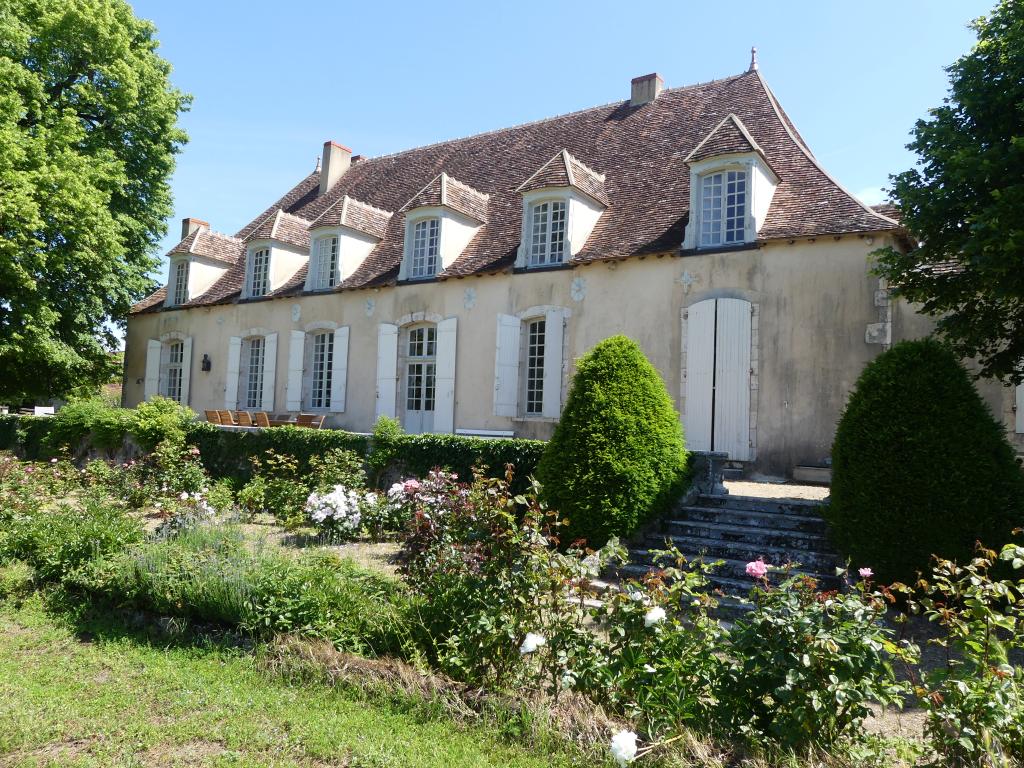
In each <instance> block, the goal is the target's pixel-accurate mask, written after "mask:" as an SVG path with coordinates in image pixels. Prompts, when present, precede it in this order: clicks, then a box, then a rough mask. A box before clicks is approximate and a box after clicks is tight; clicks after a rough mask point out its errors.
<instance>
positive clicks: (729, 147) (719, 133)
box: [686, 113, 764, 163]
mask: <svg viewBox="0 0 1024 768" xmlns="http://www.w3.org/2000/svg"><path fill="white" fill-rule="evenodd" d="M740 152H757V153H758V154H761V155H763V154H764V152H762V151H761V147H759V146H758V144H757V142H756V141H755V140H754V138H753V137H752V136H751V135H750V131H748V130H747V127H746V126H745V125H744V124H743V121H742V120H740V119H739V118H738V117H736V115H734V114H732V113H730V114H728V115H726V117H725V119H724V120H722V122H720V123H719V124H718V125H716V126H715V127H714V128H712V129H711V133H709V134H708V135H707V136H705V137H704V138H703V139H702V140H701V142H700V144H698V145H697V146H696V147H695V148H694V150H693V151H692V152H691V153H690V154H689V155H687V157H686V162H688V163H696V162H699V161H701V160H706V159H707V158H709V157H717V156H719V155H728V154H735V153H740Z"/></svg>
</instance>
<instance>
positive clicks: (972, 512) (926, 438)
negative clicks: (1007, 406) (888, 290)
mask: <svg viewBox="0 0 1024 768" xmlns="http://www.w3.org/2000/svg"><path fill="white" fill-rule="evenodd" d="M832 462H833V464H832V467H833V469H832V472H833V477H832V501H831V504H830V505H829V506H828V508H827V516H828V518H829V522H830V524H831V528H832V533H833V537H834V540H835V542H836V544H837V546H838V547H839V548H840V549H841V550H843V553H844V554H846V555H848V556H850V557H851V558H853V560H854V561H855V562H857V563H860V564H864V565H870V566H871V567H872V568H873V569H874V571H875V572H876V573H877V574H879V576H880V577H881V578H883V579H902V580H906V581H909V580H911V579H913V577H914V575H915V573H916V572H918V571H926V570H927V569H928V567H929V561H930V558H931V556H932V555H938V556H940V557H943V558H948V559H951V560H958V561H960V562H967V561H969V560H970V559H971V556H972V553H973V551H974V545H975V542H976V541H979V540H980V541H1006V540H1007V539H1008V538H1009V536H1010V532H1011V531H1012V529H1013V528H1014V527H1015V526H1019V525H1022V524H1024V473H1022V472H1021V470H1020V468H1019V467H1018V466H1017V463H1016V461H1015V460H1014V454H1013V449H1012V448H1011V447H1010V445H1009V443H1008V442H1007V440H1006V437H1005V434H1004V433H1003V428H1002V426H1001V425H1000V424H999V423H998V422H997V421H996V420H995V419H994V418H993V416H992V414H991V413H990V412H989V409H988V407H987V406H986V405H985V403H984V402H983V401H982V399H981V397H980V396H979V395H978V393H977V391H976V390H975V388H974V385H973V384H972V383H971V380H970V378H969V377H968V374H967V371H966V370H965V369H964V368H963V366H962V365H960V363H959V362H958V361H957V359H956V357H955V356H954V355H953V353H952V352H951V351H950V350H949V349H947V348H946V347H945V346H943V345H942V344H940V343H939V342H937V341H933V340H918V341H905V342H901V343H900V344H897V345H896V346H894V347H893V348H892V349H890V350H889V351H888V352H885V353H884V354H882V355H881V356H879V357H878V359H876V360H875V361H873V362H872V363H870V364H869V365H868V366H867V367H866V368H865V369H864V372H863V373H862V374H861V377H860V379H859V380H858V381H857V385H856V388H855V389H854V392H853V394H852V395H851V396H850V401H849V403H848V404H847V406H846V410H845V412H844V413H843V416H842V418H841V419H840V422H839V427H838V429H837V430H836V438H835V445H834V446H833V448H832Z"/></svg>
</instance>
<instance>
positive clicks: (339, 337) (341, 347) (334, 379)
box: [331, 325, 397, 413]
mask: <svg viewBox="0 0 1024 768" xmlns="http://www.w3.org/2000/svg"><path fill="white" fill-rule="evenodd" d="M396 352H397V350H396ZM333 355H334V362H333V364H332V366H333V370H332V371H331V411H333V412H335V413H344V412H345V384H346V377H347V376H348V326H347V325H343V326H341V328H339V329H338V330H336V331H335V332H334V353H333ZM396 356H397V355H396Z"/></svg>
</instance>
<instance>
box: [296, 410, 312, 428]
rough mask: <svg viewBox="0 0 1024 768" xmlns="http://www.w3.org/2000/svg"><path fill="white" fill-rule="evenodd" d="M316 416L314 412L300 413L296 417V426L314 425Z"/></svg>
mask: <svg viewBox="0 0 1024 768" xmlns="http://www.w3.org/2000/svg"><path fill="white" fill-rule="evenodd" d="M314 418H316V417H315V416H314V415H313V414H312V413H300V414H299V415H298V416H296V417H295V426H296V427H312V426H313V419H314Z"/></svg>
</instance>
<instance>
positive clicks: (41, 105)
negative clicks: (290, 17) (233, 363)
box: [0, 0, 189, 402]
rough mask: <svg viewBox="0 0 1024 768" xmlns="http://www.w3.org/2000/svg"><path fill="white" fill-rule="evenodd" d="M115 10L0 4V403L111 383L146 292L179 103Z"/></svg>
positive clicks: (126, 10)
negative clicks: (132, 312) (115, 359)
mask: <svg viewBox="0 0 1024 768" xmlns="http://www.w3.org/2000/svg"><path fill="white" fill-rule="evenodd" d="M156 49H157V41H156V39H155V38H154V28H153V26H152V24H150V23H149V22H146V21H142V20H139V19H137V18H135V16H134V14H133V13H132V9H131V7H130V6H129V5H128V3H127V2H124V0H3V2H0V83H2V84H3V85H2V87H0V401H6V402H18V401H22V400H27V399H34V398H40V397H49V396H57V395H62V394H65V393H67V392H70V391H72V390H74V389H76V388H80V387H82V386H84V385H89V384H93V385H96V384H99V383H101V382H103V381H105V380H106V379H107V378H109V375H110V371H111V367H112V365H113V364H112V362H111V360H112V358H111V356H110V355H109V354H108V353H109V350H110V348H111V347H112V346H113V343H114V336H113V325H112V324H117V323H119V322H123V320H124V318H125V317H126V315H127V312H128V309H129V307H130V306H131V304H132V302H133V301H135V300H137V299H138V298H140V297H141V296H143V295H145V294H146V293H147V292H148V291H150V290H152V287H153V285H152V281H151V280H150V279H148V278H147V273H149V272H150V271H152V270H153V269H154V268H155V267H156V266H157V264H158V261H157V259H156V258H155V255H154V254H155V248H156V246H157V243H158V242H159V240H160V238H161V237H162V236H163V234H164V232H165V230H166V225H165V223H164V222H165V220H166V219H167V218H168V217H169V216H170V214H171V212H172V208H171V195H170V188H169V186H168V179H169V177H170V174H171V172H172V170H173V168H174V156H175V154H177V152H178V151H180V148H181V146H182V145H183V144H184V142H185V141H186V137H185V134H184V133H183V132H182V131H181V130H180V129H179V128H178V127H177V118H178V114H179V113H180V112H182V111H183V110H185V109H187V107H188V104H189V97H187V96H185V95H183V94H182V93H181V92H179V91H178V90H176V89H175V88H173V87H172V86H171V85H170V82H169V79H168V76H169V73H170V66H169V65H168V64H167V62H166V61H164V60H163V59H162V58H160V57H159V56H158V55H157V53H156Z"/></svg>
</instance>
